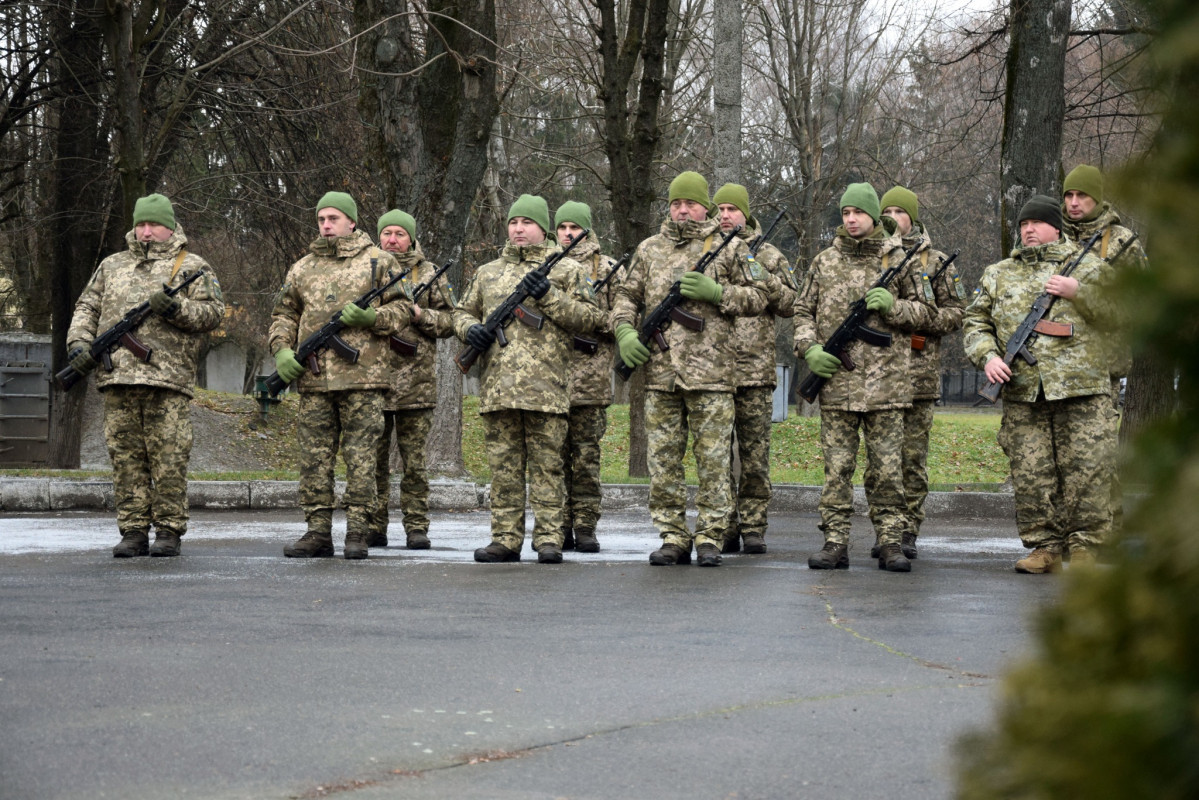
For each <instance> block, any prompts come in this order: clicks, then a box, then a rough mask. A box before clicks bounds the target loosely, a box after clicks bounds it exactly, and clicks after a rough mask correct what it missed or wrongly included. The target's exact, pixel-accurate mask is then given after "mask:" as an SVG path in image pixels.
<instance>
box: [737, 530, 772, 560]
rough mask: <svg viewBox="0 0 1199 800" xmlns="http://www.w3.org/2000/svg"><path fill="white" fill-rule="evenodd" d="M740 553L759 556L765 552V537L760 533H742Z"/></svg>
mask: <svg viewBox="0 0 1199 800" xmlns="http://www.w3.org/2000/svg"><path fill="white" fill-rule="evenodd" d="M741 552H742V553H748V554H749V555H760V554H762V553H765V552H766V537H765V536H763V535H762V534H760V533H744V534H742V535H741Z"/></svg>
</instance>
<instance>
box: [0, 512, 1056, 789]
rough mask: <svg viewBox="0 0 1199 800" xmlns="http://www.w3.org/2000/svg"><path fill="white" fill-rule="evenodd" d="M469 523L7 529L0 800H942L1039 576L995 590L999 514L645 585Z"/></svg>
mask: <svg viewBox="0 0 1199 800" xmlns="http://www.w3.org/2000/svg"><path fill="white" fill-rule="evenodd" d="M487 520H488V518H487V514H486V512H469V513H445V512H438V513H434V514H433V526H432V529H431V531H430V536H431V538H432V539H433V543H434V549H432V550H429V551H408V550H405V549H403V548H400V547H395V546H393V547H390V548H387V549H386V550H383V551H378V550H372V551H371V558H370V559H368V560H366V561H345V560H344V559H342V558H341V557H340V554H341V540H342V538H343V536H344V518H341V516H340V515H339V520H338V523H339V525H340V527H339V528H338V529H337V530H336V531H335V534H334V538H335V541H336V543H337V545H338V557H337V558H334V559H318V560H314V561H304V560H292V559H285V558H283V557H282V548H283V545H284V544H286V543H287V542H289V541H291V540H292V539H294V538H296V537H298V536H299V535H300V534H301V533H302V532H303V523H302V520H301V518H300V515H299V513H298V512H250V513H247V512H213V511H196V512H193V516H192V527H191V532H190V533H189V535H188V536H187V537H186V538H185V539H184V545H183V556H182V557H180V558H174V559H151V558H138V559H121V560H117V559H113V558H112V557H111V555H110V548H111V547H112V545H113V544H115V543H116V540H117V536H116V533H115V524H114V522H113V518H112V516H111V514H104V513H85V512H74V513H59V514H29V515H15V514H11V513H10V514H6V515H5V516H4V517H3V518H0V798H3V799H4V800H8V798H14V799H16V798H21V799H22V800H24V798H123V799H128V800H138V799H140V798H166V797H178V798H315V797H325V796H339V797H345V798H348V799H352V800H358V799H359V798H372V799H373V798H393V797H394V798H449V797H452V798H522V799H523V798H738V799H739V800H746V799H748V798H888V799H896V800H898V799H901V798H911V799H912V800H916V799H917V798H919V799H920V800H926V799H927V798H947V797H950V796H952V791H953V779H952V774H953V746H954V742H955V740H956V739H957V737H958V736H959V735H960V734H961V733H962V732H964V731H966V730H969V729H971V728H973V727H976V726H979V725H983V724H986V723H987V722H988V721H989V720H990V719H991V713H992V707H993V703H994V701H995V698H996V693H997V690H998V686H999V680H1000V677H1001V675H1002V672H1003V669H1004V667H1005V666H1006V665H1008V664H1010V663H1012V661H1013V660H1014V659H1016V658H1019V657H1020V656H1021V655H1024V654H1027V653H1028V652H1029V651H1030V648H1031V647H1032V641H1031V638H1030V625H1029V621H1030V619H1031V618H1032V615H1033V614H1034V613H1035V611H1036V609H1037V608H1038V607H1040V606H1041V605H1043V604H1044V603H1046V602H1050V601H1051V600H1052V599H1053V598H1054V597H1055V596H1056V594H1057V592H1058V591H1059V587H1060V585H1061V582H1062V580H1063V579H1064V578H1063V576H1024V575H1017V574H1016V573H1015V572H1013V571H1012V563H1013V562H1014V560H1015V559H1016V558H1018V557H1019V556H1020V554H1021V553H1022V552H1023V550H1022V548H1021V547H1020V545H1019V542H1018V541H1017V540H1016V538H1015V530H1014V523H1013V522H1012V521H1011V520H1006V519H1005V520H997V521H976V520H962V519H930V520H929V521H927V522H926V523H925V531H924V535H923V536H922V537H921V540H920V558H919V560H917V561H916V562H915V563H914V569H913V571H912V573H911V574H907V575H894V574H889V573H885V572H881V571H879V570H878V569H877V568H876V566H875V562H873V561H872V560H870V559H869V557H868V550H869V545H870V544H871V542H872V539H873V534H872V533H871V532H870V529H869V523H868V521H867V520H865V519H864V518H862V517H855V519H854V538H853V541H852V545H853V547H852V549H851V553H850V560H851V568H850V569H849V570H848V571H833V572H818V571H812V570H809V569H808V568H807V556H808V554H809V553H810V552H812V551H814V550H817V549H819V546H820V543H821V539H820V536H819V534H818V533H817V531H816V522H817V518H816V516H815V515H814V514H779V515H775V516H773V517H772V520H771V531H770V533H769V535H768V537H767V541H768V544H769V552H768V553H767V554H766V555H760V556H745V555H733V556H726V557H725V562H724V565H723V566H722V567H720V568H717V569H703V568H700V567H696V566H689V567H651V566H649V564H648V562H647V556H648V554H649V552H650V551H651V550H652V549H654V548H655V547H656V546H657V539H656V537H655V535H654V533H653V530H652V527H651V526H650V524H649V520H648V516H647V515H646V514H644V513H632V512H621V513H610V514H608V515H606V516H605V517H604V520H603V522H602V523H601V527H600V532H599V536H600V541H601V543H602V545H603V551H602V552H601V553H599V554H595V555H582V554H571V553H568V554H567V562H566V563H563V564H560V565H539V564H537V563H536V556H535V555H533V554H531V552H530V550H529V547H530V544H529V542H528V541H526V545H525V547H526V550H525V560H524V561H522V562H521V563H518V564H499V565H490V564H489V565H484V564H475V563H474V562H473V560H472V552H473V550H474V548H476V547H480V546H482V545H484V544H486V542H487V540H488V537H487ZM399 530H400V528H399V526H398V525H394V524H393V541H394V539H395V538H399V539H400V540H402V538H403V536H402V533H398V536H396V533H397V532H398V531H399ZM1066 577H1067V578H1068V576H1066Z"/></svg>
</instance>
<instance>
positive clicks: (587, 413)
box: [554, 202, 620, 553]
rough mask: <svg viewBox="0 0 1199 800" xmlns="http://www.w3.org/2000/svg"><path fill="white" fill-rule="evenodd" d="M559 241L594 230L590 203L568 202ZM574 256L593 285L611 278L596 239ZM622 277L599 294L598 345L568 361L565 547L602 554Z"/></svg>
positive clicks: (557, 220)
mask: <svg viewBox="0 0 1199 800" xmlns="http://www.w3.org/2000/svg"><path fill="white" fill-rule="evenodd" d="M554 224H555V225H556V226H557V232H558V243H559V244H560V245H561V246H563V247H566V246H567V245H569V244H570V243H571V242H572V241H574V239H575V237H576V236H578V235H579V234H581V233H582V232H583V231H584V230H589V229H590V228H591V207H590V206H588V205H587V204H586V203H578V202H567V203H563V204H562V205H561V206H559V207H558V211H557V212H556V213H555V214H554ZM570 255H571V258H573V259H574V260H575V261H577V262H578V263H580V264H582V265H583V271H584V273H585V274H586V276H587V283H588V284H589V285H590V286H594V285H595V284H596V283H597V282H599V281H601V280H603V279H604V277H605V276H607V274H608V272H609V270H611V269H612V265H613V264H614V263H616V260H615V259H612V258H608V257H607V256H605V255H603V254H602V253H601V252H600V246H599V242H598V241H597V240H596V239H595V238H592V237H588V238H587V239H586V240H584V241H582V242H579V244H578V245H577V246H576V247H575V249H573V250H571V251H570ZM619 279H620V276H619V275H615V276H613V278H612V280H610V281H608V283H607V284H606V285H605V286H604V287H603V288H602V289H600V291H599V292H597V293H595V301H596V304H597V305H598V306H599V309H600V311H601V312H602V313H603V315H604V319H603V323H602V324H601V325H600V326H599V327H598V328H596V329H595V330H594V331H593V332H592V333H591V334H590V335H589V336H588V338H589V339H591V340H594V341H595V343H596V345H595V346H596V350H595V352H594V353H587V352H584V351H582V350H580V349H579V348H577V347H575V348H574V350H573V351H572V353H571V365H570V416H569V422H568V427H567V432H566V443H565V446H564V448H563V450H562V462H563V468H564V472H565V476H566V511H565V521H564V523H563V529H562V533H563V537H564V538H563V544H562V549H563V550H573V549H576V548H577V549H578V551H579V552H580V553H598V552H599V549H600V544H599V540H598V539H597V538H596V536H595V528H596V526H597V525H598V524H599V519H600V503H601V501H602V499H603V485H602V483H601V481H600V440H601V439H603V438H604V431H606V430H607V429H608V406H610V405H611V404H612V362H613V358H614V357H615V353H616V341H615V340H614V339H613V338H612V332H611V329H610V328H609V327H608V318H607V315H608V312H609V311H610V310H611V308H612V300H613V298H614V297H615V296H616V286H615V284H616V282H617V281H618V280H619Z"/></svg>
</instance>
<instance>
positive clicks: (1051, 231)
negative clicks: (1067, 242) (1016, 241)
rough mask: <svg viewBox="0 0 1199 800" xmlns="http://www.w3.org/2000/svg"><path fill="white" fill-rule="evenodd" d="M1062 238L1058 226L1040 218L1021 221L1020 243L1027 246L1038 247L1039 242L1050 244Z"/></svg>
mask: <svg viewBox="0 0 1199 800" xmlns="http://www.w3.org/2000/svg"><path fill="white" fill-rule="evenodd" d="M1060 238H1062V235H1061V233H1060V232H1059V231H1058V229H1057V228H1055V227H1053V226H1052V225H1050V224H1049V223H1048V222H1042V221H1041V220H1039V219H1025V220H1021V221H1020V243H1021V244H1022V245H1024V246H1025V247H1036V246H1037V245H1039V244H1049V243H1051V242H1056V241H1057V240H1058V239H1060Z"/></svg>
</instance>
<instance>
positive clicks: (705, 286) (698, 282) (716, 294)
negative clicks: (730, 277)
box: [679, 271, 724, 305]
mask: <svg viewBox="0 0 1199 800" xmlns="http://www.w3.org/2000/svg"><path fill="white" fill-rule="evenodd" d="M679 294H681V295H682V296H683V297H686V298H687V299H688V300H702V301H704V302H705V303H711V304H712V305H719V304H720V298H722V297H724V287H722V286H721V285H720V284H719V283H717V282H716V281H714V280H712V279H711V278H709V277H708V276H707V275H705V274H703V273H702V272H695V271H691V272H684V273H683V277H681V278H679Z"/></svg>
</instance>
